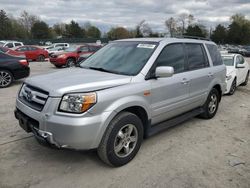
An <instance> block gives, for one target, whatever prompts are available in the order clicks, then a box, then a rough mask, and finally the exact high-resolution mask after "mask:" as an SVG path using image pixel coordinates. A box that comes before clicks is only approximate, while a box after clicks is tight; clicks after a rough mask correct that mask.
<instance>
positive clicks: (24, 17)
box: [19, 11, 39, 36]
mask: <svg viewBox="0 0 250 188" xmlns="http://www.w3.org/2000/svg"><path fill="white" fill-rule="evenodd" d="M19 21H20V23H21V24H22V25H23V27H24V28H25V31H26V35H29V36H30V35H31V28H32V26H33V24H34V23H35V22H38V21H39V19H38V17H36V16H34V15H31V14H29V13H28V12H26V11H23V12H22V13H21V16H20V19H19Z"/></svg>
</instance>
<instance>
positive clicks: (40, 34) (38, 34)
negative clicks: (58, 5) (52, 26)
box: [31, 21, 50, 39]
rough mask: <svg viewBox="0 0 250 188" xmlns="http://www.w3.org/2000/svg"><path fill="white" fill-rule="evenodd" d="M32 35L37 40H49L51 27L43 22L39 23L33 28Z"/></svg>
mask: <svg viewBox="0 0 250 188" xmlns="http://www.w3.org/2000/svg"><path fill="white" fill-rule="evenodd" d="M31 34H32V36H33V38H35V39H47V38H49V37H50V30H49V26H48V25H47V24H46V23H45V22H43V21H37V22H35V23H34V24H33V26H32V27H31Z"/></svg>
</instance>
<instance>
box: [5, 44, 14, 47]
mask: <svg viewBox="0 0 250 188" xmlns="http://www.w3.org/2000/svg"><path fill="white" fill-rule="evenodd" d="M5 46H6V47H8V48H13V47H14V45H13V43H7V44H6V45H5Z"/></svg>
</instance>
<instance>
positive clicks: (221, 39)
mask: <svg viewBox="0 0 250 188" xmlns="http://www.w3.org/2000/svg"><path fill="white" fill-rule="evenodd" d="M211 39H212V40H213V41H214V42H216V43H219V44H224V43H225V42H226V39H227V29H226V28H225V27H224V26H223V25H221V24H219V25H217V26H216V28H215V30H214V31H213V33H212V35H211Z"/></svg>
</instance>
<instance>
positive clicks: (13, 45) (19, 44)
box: [0, 40, 23, 48]
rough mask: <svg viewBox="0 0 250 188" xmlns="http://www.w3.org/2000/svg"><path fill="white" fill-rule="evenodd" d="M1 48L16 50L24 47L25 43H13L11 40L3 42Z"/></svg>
mask: <svg viewBox="0 0 250 188" xmlns="http://www.w3.org/2000/svg"><path fill="white" fill-rule="evenodd" d="M0 46H2V47H6V48H15V47H17V46H23V43H22V42H18V41H11V40H1V41H0Z"/></svg>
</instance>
